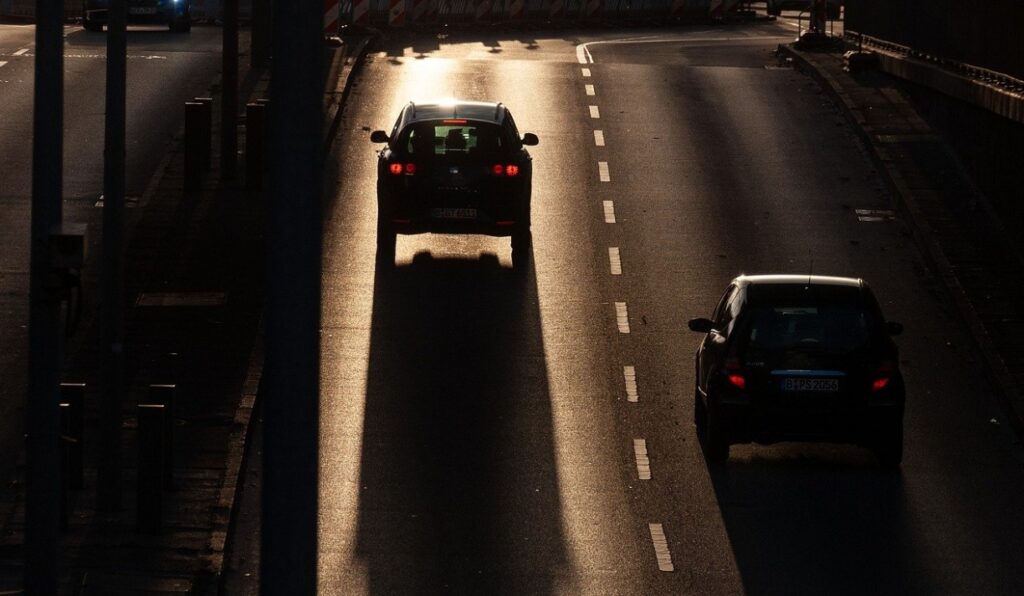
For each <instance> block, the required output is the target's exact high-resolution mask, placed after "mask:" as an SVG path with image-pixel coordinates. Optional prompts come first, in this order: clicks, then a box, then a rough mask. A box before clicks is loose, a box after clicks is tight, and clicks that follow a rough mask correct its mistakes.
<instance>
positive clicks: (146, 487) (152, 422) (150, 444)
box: [135, 404, 164, 534]
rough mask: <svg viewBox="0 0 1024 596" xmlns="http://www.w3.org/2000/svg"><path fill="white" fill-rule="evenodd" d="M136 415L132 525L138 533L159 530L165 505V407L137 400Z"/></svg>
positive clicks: (152, 532)
mask: <svg viewBox="0 0 1024 596" xmlns="http://www.w3.org/2000/svg"><path fill="white" fill-rule="evenodd" d="M138 417H139V430H138V442H139V461H138V465H137V469H138V478H137V485H136V494H135V499H136V504H135V505H136V507H135V529H136V531H138V532H139V533H141V534H159V533H160V531H161V530H162V528H163V509H164V506H163V505H164V504H163V485H164V471H163V467H164V461H163V460H164V440H163V434H164V407H163V406H161V405H157V404H140V405H139V407H138Z"/></svg>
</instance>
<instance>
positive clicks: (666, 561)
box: [647, 524, 676, 571]
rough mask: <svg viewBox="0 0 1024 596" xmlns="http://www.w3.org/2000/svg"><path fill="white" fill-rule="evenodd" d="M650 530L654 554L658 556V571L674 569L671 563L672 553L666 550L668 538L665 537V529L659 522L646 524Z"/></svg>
mask: <svg viewBox="0 0 1024 596" xmlns="http://www.w3.org/2000/svg"><path fill="white" fill-rule="evenodd" d="M647 527H648V529H649V530H650V532H651V542H652V543H654V556H656V557H657V558H658V571H675V570H676V568H675V566H673V565H672V553H671V552H669V550H668V540H667V539H666V538H665V530H664V529H663V528H662V527H661V524H647Z"/></svg>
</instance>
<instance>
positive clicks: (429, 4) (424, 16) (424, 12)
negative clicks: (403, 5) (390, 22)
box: [409, 0, 437, 25]
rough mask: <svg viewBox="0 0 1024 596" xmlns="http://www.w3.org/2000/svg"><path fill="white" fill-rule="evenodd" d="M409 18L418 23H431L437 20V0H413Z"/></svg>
mask: <svg viewBox="0 0 1024 596" xmlns="http://www.w3.org/2000/svg"><path fill="white" fill-rule="evenodd" d="M409 20H410V21H411V22H413V23H416V24H421V25H422V24H429V23H433V22H434V21H435V20H437V0H412V8H411V9H410V10H409Z"/></svg>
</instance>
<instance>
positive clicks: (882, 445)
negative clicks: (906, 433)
mask: <svg viewBox="0 0 1024 596" xmlns="http://www.w3.org/2000/svg"><path fill="white" fill-rule="evenodd" d="M874 452H875V457H877V458H878V463H879V464H881V465H882V467H883V468H899V467H900V464H901V463H903V424H902V423H900V424H895V425H894V428H891V429H889V430H888V431H887V432H885V433H884V434H882V435H879V436H878V437H877V438H876V439H875V444H874Z"/></svg>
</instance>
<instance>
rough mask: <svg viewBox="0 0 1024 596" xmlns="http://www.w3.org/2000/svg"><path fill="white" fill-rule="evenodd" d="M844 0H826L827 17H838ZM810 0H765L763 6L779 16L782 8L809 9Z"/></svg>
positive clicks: (771, 13) (770, 12) (833, 18)
mask: <svg viewBox="0 0 1024 596" xmlns="http://www.w3.org/2000/svg"><path fill="white" fill-rule="evenodd" d="M844 3H845V2H844V0H828V3H827V4H828V6H827V7H826V9H825V10H826V15H827V16H828V18H829V19H832V20H836V19H838V18H839V16H840V13H841V11H842V8H843V4H844ZM811 4H812V0H767V1H766V2H765V6H766V8H767V10H768V14H770V15H775V16H779V15H780V14H782V11H783V10H800V11H808V12H809V11H810V9H811Z"/></svg>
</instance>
